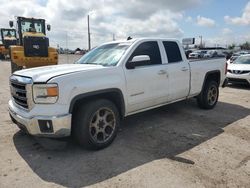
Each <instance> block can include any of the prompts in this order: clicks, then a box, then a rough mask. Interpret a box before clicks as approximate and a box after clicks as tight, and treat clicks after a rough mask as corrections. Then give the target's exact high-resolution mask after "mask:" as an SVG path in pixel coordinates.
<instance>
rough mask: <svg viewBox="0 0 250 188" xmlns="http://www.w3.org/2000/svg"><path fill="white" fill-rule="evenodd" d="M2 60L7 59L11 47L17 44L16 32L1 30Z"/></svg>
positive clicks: (0, 46) (0, 47)
mask: <svg viewBox="0 0 250 188" xmlns="http://www.w3.org/2000/svg"><path fill="white" fill-rule="evenodd" d="M0 32H1V40H2V44H0V59H6V57H7V56H8V55H9V47H10V46H11V45H16V44H17V38H16V30H15V29H6V28H1V29H0Z"/></svg>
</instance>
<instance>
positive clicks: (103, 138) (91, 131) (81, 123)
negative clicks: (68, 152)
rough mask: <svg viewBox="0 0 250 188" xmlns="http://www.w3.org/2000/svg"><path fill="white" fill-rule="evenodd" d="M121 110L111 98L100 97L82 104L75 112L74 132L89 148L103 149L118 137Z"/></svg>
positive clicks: (77, 139)
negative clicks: (119, 110)
mask: <svg viewBox="0 0 250 188" xmlns="http://www.w3.org/2000/svg"><path fill="white" fill-rule="evenodd" d="M119 124H120V118H119V112H118V110H117V108H116V106H115V105H114V104H113V103H112V102H111V101H109V100H106V99H98V100H96V101H90V102H87V103H85V104H83V105H80V106H79V107H78V109H77V110H76V111H75V114H73V130H72V134H73V136H74V138H75V139H76V141H77V142H78V143H79V144H80V145H81V146H83V147H84V148H87V149H102V148H105V147H107V146H109V145H110V144H111V143H112V142H113V140H114V139H115V137H116V134H117V130H118V127H119Z"/></svg>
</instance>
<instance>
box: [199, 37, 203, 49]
mask: <svg viewBox="0 0 250 188" xmlns="http://www.w3.org/2000/svg"><path fill="white" fill-rule="evenodd" d="M199 37H200V39H201V43H200V48H202V47H203V44H202V35H200V36H199Z"/></svg>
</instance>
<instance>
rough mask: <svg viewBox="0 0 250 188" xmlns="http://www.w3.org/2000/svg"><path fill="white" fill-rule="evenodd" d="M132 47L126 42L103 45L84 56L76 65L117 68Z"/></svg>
mask: <svg viewBox="0 0 250 188" xmlns="http://www.w3.org/2000/svg"><path fill="white" fill-rule="evenodd" d="M130 45H131V43H126V42H123V43H114V44H105V45H102V46H100V47H97V48H95V49H93V50H91V51H90V52H89V53H87V54H86V55H84V56H83V57H82V58H80V59H79V60H78V61H77V62H76V64H94V65H103V66H116V65H117V63H118V62H119V60H120V59H121V57H122V55H123V54H124V53H125V51H126V50H127V49H128V47H129V46H130Z"/></svg>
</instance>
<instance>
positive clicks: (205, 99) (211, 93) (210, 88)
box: [197, 80, 219, 109]
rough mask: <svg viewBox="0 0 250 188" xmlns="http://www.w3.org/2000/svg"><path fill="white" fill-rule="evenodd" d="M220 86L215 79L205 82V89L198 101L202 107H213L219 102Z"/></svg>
mask: <svg viewBox="0 0 250 188" xmlns="http://www.w3.org/2000/svg"><path fill="white" fill-rule="evenodd" d="M218 97H219V86H218V83H217V82H215V81H213V80H208V81H206V83H205V86H204V88H203V90H202V91H201V93H200V95H199V96H198V97H197V102H198V105H199V107H200V108H203V109H212V108H214V107H215V105H216V104H217V102H218Z"/></svg>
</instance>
